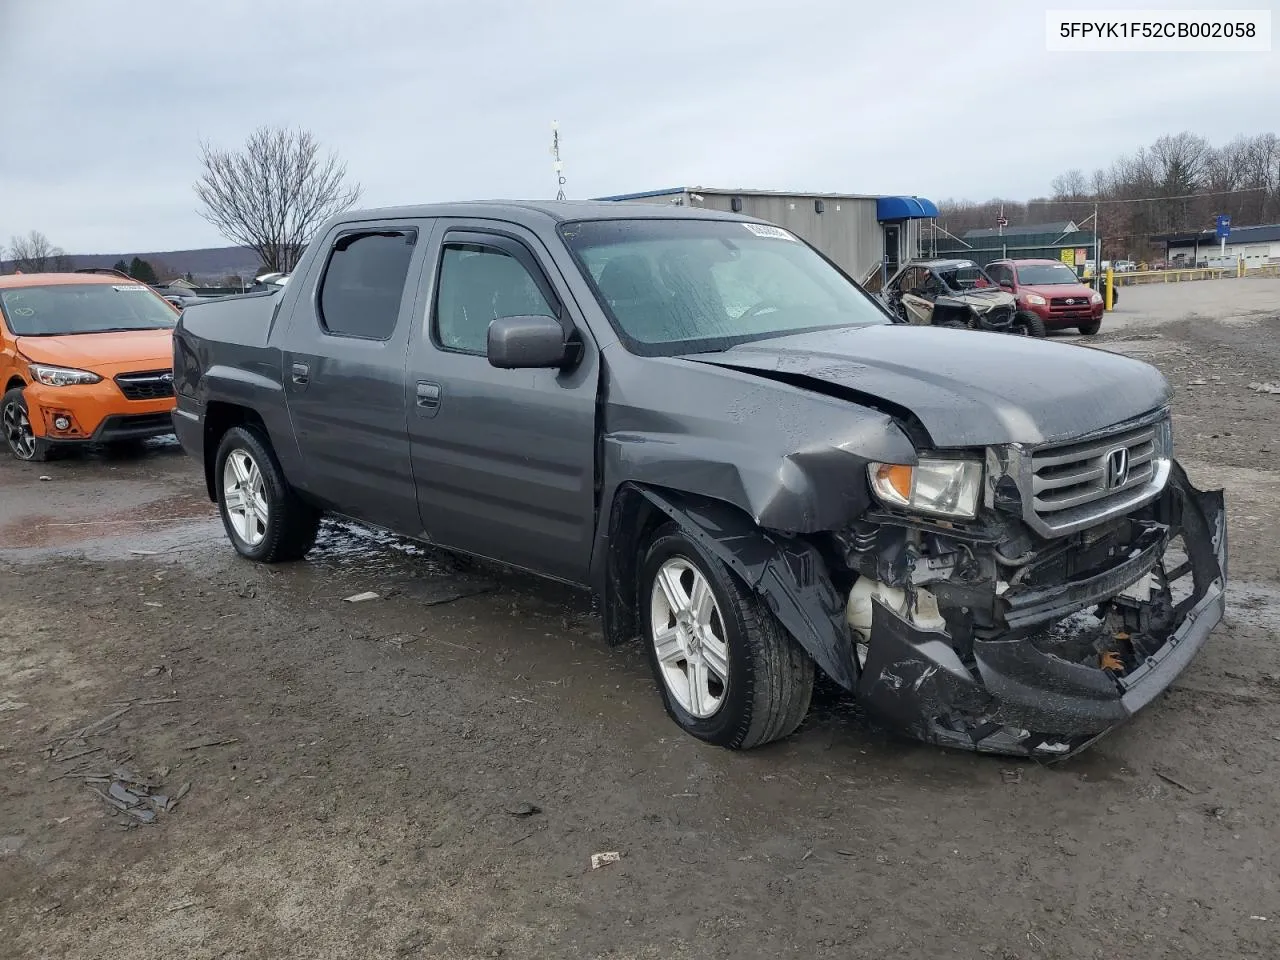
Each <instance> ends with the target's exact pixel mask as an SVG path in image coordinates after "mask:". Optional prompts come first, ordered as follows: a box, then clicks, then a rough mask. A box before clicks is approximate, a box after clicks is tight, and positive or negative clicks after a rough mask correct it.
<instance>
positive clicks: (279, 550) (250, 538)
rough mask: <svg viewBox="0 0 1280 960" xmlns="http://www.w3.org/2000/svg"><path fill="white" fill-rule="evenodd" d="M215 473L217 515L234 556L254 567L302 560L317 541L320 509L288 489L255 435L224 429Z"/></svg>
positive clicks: (267, 445) (264, 442)
mask: <svg viewBox="0 0 1280 960" xmlns="http://www.w3.org/2000/svg"><path fill="white" fill-rule="evenodd" d="M214 471H215V472H214V479H215V482H216V484H217V493H218V513H219V514H220V515H221V516H222V526H223V529H225V530H226V532H227V539H229V540H230V541H231V545H232V546H233V547H235V548H236V552H238V553H239V554H240V555H241V556H242V557H247V558H248V559H250V560H256V561H258V562H259V563H285V562H288V561H291V560H301V559H302V558H303V557H304V556H306V554H307V551H309V550H310V549H311V548H312V547H313V546H314V545H315V542H316V534H317V532H319V529H320V511H319V510H316V509H315V508H314V507H312V506H310V505H309V504H307V503H304V502H303V501H302V500H301V499H300V498H299V497H298V495H297V494H296V493H295V492H294V491H293V488H292V487H290V486H289V484H288V482H287V481H286V480H285V478H284V472H283V471H282V470H281V469H280V463H279V461H277V460H276V455H275V453H274V452H273V451H272V449H271V444H270V442H269V441H268V440H267V439H266V438H265V437H264V436H263V435H262V433H261V432H260V431H258V430H256V429H254V428H252V427H232V428H231V429H230V430H228V431H227V432H226V433H225V434H224V435H223V437H222V441H221V443H219V444H218V455H217V457H216V458H215V460H214ZM229 486H230V489H231V500H232V501H233V503H232V504H231V505H229V504H228V488H229ZM246 490H247V491H250V492H251V493H252V495H253V496H252V498H251V499H252V501H253V502H252V503H245V500H244V491H246Z"/></svg>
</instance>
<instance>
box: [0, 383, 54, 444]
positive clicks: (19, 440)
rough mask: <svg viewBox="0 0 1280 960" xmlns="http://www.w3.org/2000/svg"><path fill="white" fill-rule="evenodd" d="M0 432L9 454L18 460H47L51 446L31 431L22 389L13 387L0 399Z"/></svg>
mask: <svg viewBox="0 0 1280 960" xmlns="http://www.w3.org/2000/svg"><path fill="white" fill-rule="evenodd" d="M0 430H3V431H4V439H5V443H7V444H8V445H9V452H10V453H12V454H13V455H14V456H15V457H17V458H18V459H19V460H26V461H28V462H40V461H43V460H48V459H49V454H50V452H51V451H52V449H53V445H52V444H50V443H49V441H48V440H45V439H44V438H43V437H37V436H36V435H35V433H34V432H33V431H32V429H31V416H30V414H29V413H28V412H27V398H26V397H25V396H23V393H22V387H14V388H13V389H12V390H10V391H9V392H8V393H6V394H5V395H4V398H3V399H0Z"/></svg>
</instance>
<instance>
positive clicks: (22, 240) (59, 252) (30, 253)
mask: <svg viewBox="0 0 1280 960" xmlns="http://www.w3.org/2000/svg"><path fill="white" fill-rule="evenodd" d="M9 246H10V247H11V248H12V251H13V269H15V270H21V271H22V272H23V273H47V272H49V271H54V272H59V271H67V270H70V269H71V258H70V257H68V256H67V254H66V252H65V251H64V250H63V249H62V248H61V247H56V246H54V245H53V244H52V243H50V242H49V238H48V237H46V236H45V235H44V234H43V233H41V232H40V231H39V230H32V231H31V232H30V233H28V234H27V235H26V236H25V237H14V238H13V239H12V240H10V241H9Z"/></svg>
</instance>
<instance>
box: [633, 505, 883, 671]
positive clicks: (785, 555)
mask: <svg viewBox="0 0 1280 960" xmlns="http://www.w3.org/2000/svg"><path fill="white" fill-rule="evenodd" d="M637 490H638V492H639V493H640V494H642V495H643V496H644V497H645V498H646V499H647V500H648V501H649V502H650V503H652V504H653V505H654V506H655V507H656V508H657V509H658V510H660V511H662V512H663V513H665V514H666V515H667V516H669V517H670V518H671V519H672V520H674V521H676V523H678V524H679V525H680V527H681V528H682V529H683V530H684V532H685V533H686V534H687V535H688V536H689V537H690V538H692V539H694V540H695V541H697V542H698V543H700V544H701V545H702V546H704V547H705V548H706V549H707V550H709V551H710V552H711V553H712V554H713V555H714V556H716V557H718V558H720V560H722V561H723V562H724V564H725V565H726V566H728V567H729V569H730V570H732V571H733V572H734V573H735V574H736V575H737V576H738V577H740V578H741V579H742V582H743V583H745V584H746V585H747V586H749V587H750V588H751V589H752V590H754V591H755V592H756V593H757V594H759V595H760V597H761V598H762V599H763V600H764V602H765V603H766V604H767V605H768V607H769V609H770V610H771V611H772V612H773V615H774V616H776V617H777V618H778V620H779V622H780V623H781V624H782V625H783V627H785V628H786V630H787V632H788V633H790V634H791V636H792V637H794V638H795V640H796V642H797V643H799V644H800V646H801V647H803V648H804V649H805V651H806V652H807V653H808V654H809V655H810V656H811V657H813V660H814V662H815V663H816V664H817V665H818V666H819V667H821V668H822V669H823V671H825V672H826V674H827V675H828V676H829V677H831V679H832V680H834V681H835V682H836V683H838V684H840V685H841V686H842V687H844V688H845V689H846V690H853V689H854V688H855V687H856V685H857V673H858V671H857V667H856V666H855V663H854V657H853V637H852V633H851V632H850V630H849V625H848V622H847V620H846V618H845V600H844V598H843V597H842V596H841V595H840V593H839V591H837V590H836V588H835V586H834V585H833V584H832V582H831V577H830V575H829V573H828V571H827V564H826V561H825V560H824V559H823V557H822V554H821V553H819V552H818V550H817V549H816V548H815V547H814V546H813V545H812V544H810V543H808V542H807V541H805V540H803V539H800V538H796V537H784V536H781V535H778V534H771V533H769V532H768V531H765V530H762V529H760V528H759V527H757V526H756V525H755V523H754V522H753V521H752V520H751V518H750V517H748V516H747V515H746V514H745V513H743V512H742V511H741V510H739V509H737V508H736V507H734V506H732V505H730V504H727V503H722V502H718V501H715V500H708V499H705V498H702V497H694V496H689V495H685V494H679V493H676V492H673V491H669V490H654V489H651V488H648V487H639V488H637Z"/></svg>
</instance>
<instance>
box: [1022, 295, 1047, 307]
mask: <svg viewBox="0 0 1280 960" xmlns="http://www.w3.org/2000/svg"><path fill="white" fill-rule="evenodd" d="M1047 302H1048V301H1047V300H1045V298H1044V297H1042V296H1040V294H1038V293H1028V294H1027V303H1030V304H1034V305H1035V306H1037V307H1043V306H1044V305H1045V304H1046V303H1047Z"/></svg>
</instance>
